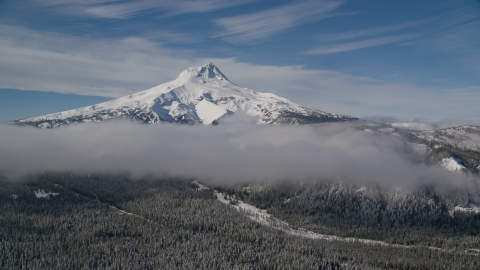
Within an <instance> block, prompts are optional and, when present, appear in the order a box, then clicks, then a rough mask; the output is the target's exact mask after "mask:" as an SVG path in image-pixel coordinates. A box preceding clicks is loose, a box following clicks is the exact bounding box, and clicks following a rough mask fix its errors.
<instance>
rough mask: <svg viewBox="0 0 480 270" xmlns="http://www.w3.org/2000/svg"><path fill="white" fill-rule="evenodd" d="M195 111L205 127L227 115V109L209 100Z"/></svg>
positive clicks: (196, 107) (198, 105)
mask: <svg viewBox="0 0 480 270" xmlns="http://www.w3.org/2000/svg"><path fill="white" fill-rule="evenodd" d="M195 110H196V112H197V115H198V117H199V118H200V120H202V123H203V124H204V125H209V124H211V123H212V122H213V121H215V120H217V119H218V118H220V117H222V116H224V115H225V114H226V113H227V110H226V109H225V108H222V107H220V106H218V105H216V104H213V103H212V102H209V101H208V100H206V99H204V100H202V101H200V102H199V103H198V104H197V105H196V106H195Z"/></svg>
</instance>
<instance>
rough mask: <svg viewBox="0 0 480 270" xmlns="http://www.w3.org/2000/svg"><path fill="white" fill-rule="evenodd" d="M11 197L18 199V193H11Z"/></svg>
mask: <svg viewBox="0 0 480 270" xmlns="http://www.w3.org/2000/svg"><path fill="white" fill-rule="evenodd" d="M10 198H12V199H14V200H16V199H18V194H12V195H10Z"/></svg>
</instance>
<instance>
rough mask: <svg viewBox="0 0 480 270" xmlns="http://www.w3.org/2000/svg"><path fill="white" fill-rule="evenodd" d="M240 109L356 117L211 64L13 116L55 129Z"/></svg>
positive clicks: (196, 117)
mask: <svg viewBox="0 0 480 270" xmlns="http://www.w3.org/2000/svg"><path fill="white" fill-rule="evenodd" d="M237 112H242V113H245V114H248V115H251V116H254V117H256V118H257V122H258V123H268V124H273V123H279V124H315V123H323V122H342V121H352V120H357V118H354V117H350V116H344V115H340V114H335V113H327V112H323V111H318V110H313V109H309V108H306V107H303V106H301V105H298V104H296V103H294V102H292V101H290V100H288V99H285V98H282V97H279V96H277V95H274V94H270V93H259V92H255V91H253V90H250V89H247V88H241V87H239V86H237V85H236V84H234V83H232V82H231V81H230V80H229V79H228V78H227V77H226V76H225V75H224V74H223V73H222V72H221V71H220V70H219V69H218V68H217V67H216V66H215V65H214V64H213V63H207V64H205V65H203V66H200V67H191V68H188V69H186V70H184V71H183V72H182V73H180V75H179V76H178V77H177V78H176V79H175V80H173V81H170V82H167V83H164V84H161V85H158V86H155V87H153V88H150V89H148V90H145V91H141V92H138V93H135V94H132V95H128V96H125V97H121V98H118V99H114V100H111V101H107V102H103V103H99V104H96V105H92V106H88V107H83V108H79V109H74V110H68V111H64V112H59V113H53V114H47V115H43V116H37V117H31V118H25V119H19V120H14V121H13V122H14V123H17V124H21V125H34V126H37V127H40V128H55V127H58V126H61V125H65V124H69V123H78V122H102V121H105V120H109V119H114V118H129V119H132V120H134V121H139V122H143V123H148V124H157V123H165V122H170V123H175V122H176V123H183V124H204V125H209V124H216V123H217V120H218V119H220V118H222V117H224V116H226V115H231V114H235V113H237Z"/></svg>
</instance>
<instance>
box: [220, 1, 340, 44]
mask: <svg viewBox="0 0 480 270" xmlns="http://www.w3.org/2000/svg"><path fill="white" fill-rule="evenodd" d="M342 4H343V1H337V0H318V1H312V0H307V1H302V2H299V3H295V4H289V5H285V6H281V7H277V8H273V9H268V10H264V11H259V12H255V13H250V14H244V15H238V16H233V17H228V18H222V19H218V20H216V21H215V23H216V24H217V25H218V26H220V27H221V28H223V31H222V32H221V33H220V34H218V35H216V36H215V37H221V38H223V39H224V40H226V41H228V42H230V43H235V44H251V43H255V42H259V41H261V40H263V39H265V38H267V37H271V36H274V35H277V34H279V33H280V32H282V31H284V30H286V29H289V28H292V27H295V26H298V25H301V24H305V23H309V22H313V21H318V20H322V19H325V18H328V17H332V16H335V15H336V14H333V13H332V11H334V10H336V9H337V8H339V7H340V6H341V5H342ZM337 15H338V14H337Z"/></svg>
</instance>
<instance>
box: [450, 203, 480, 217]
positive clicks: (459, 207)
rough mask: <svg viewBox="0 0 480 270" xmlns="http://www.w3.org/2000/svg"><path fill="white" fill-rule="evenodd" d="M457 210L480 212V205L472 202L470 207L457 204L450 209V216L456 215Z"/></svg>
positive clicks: (472, 212) (471, 212) (470, 212)
mask: <svg viewBox="0 0 480 270" xmlns="http://www.w3.org/2000/svg"><path fill="white" fill-rule="evenodd" d="M456 212H461V213H469V214H480V207H478V206H476V205H474V204H470V205H469V207H461V206H455V208H453V209H452V210H450V211H449V213H450V216H451V217H454V216H455V213H456Z"/></svg>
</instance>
